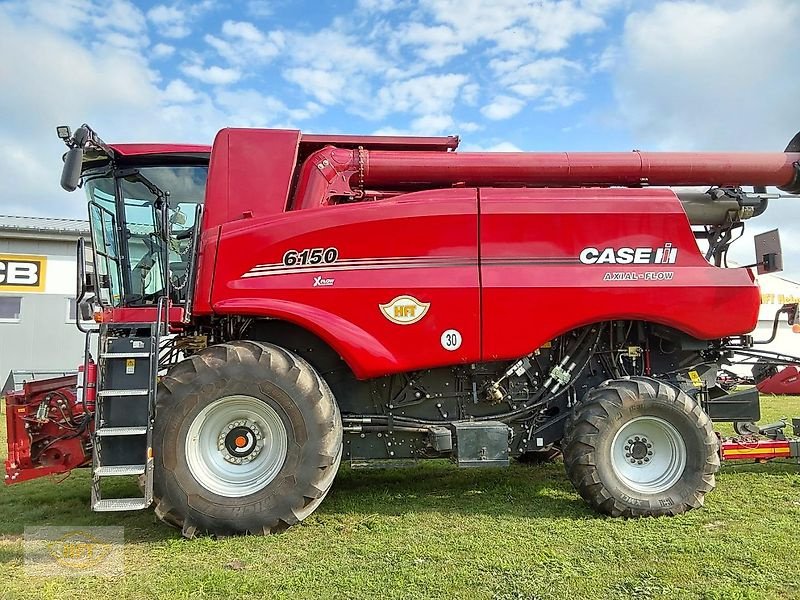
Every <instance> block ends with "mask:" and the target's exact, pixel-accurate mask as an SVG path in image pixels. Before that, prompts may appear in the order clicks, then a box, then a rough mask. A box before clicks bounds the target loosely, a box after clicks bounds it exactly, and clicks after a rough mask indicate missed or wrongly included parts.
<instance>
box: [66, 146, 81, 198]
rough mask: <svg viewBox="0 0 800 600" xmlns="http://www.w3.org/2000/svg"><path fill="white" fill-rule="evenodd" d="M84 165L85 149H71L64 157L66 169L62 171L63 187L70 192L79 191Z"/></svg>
mask: <svg viewBox="0 0 800 600" xmlns="http://www.w3.org/2000/svg"><path fill="white" fill-rule="evenodd" d="M82 165H83V148H70V149H69V150H68V151H67V153H66V154H65V155H64V169H63V170H62V171H61V187H62V188H64V189H65V190H66V191H68V192H74V191H75V190H76V189H78V183H80V180H81V166H82Z"/></svg>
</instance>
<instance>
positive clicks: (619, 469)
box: [611, 416, 687, 494]
mask: <svg viewBox="0 0 800 600" xmlns="http://www.w3.org/2000/svg"><path fill="white" fill-rule="evenodd" d="M686 455H687V453H686V442H685V441H684V439H683V437H682V436H681V434H680V432H678V430H677V429H676V428H675V426H674V425H672V423H670V422H669V421H666V420H664V419H662V418H660V417H654V416H643V417H637V418H635V419H633V420H631V421H629V422H627V423H626V424H625V425H623V426H622V428H621V429H620V430H619V431H618V432H617V434H616V435H615V436H614V440H613V442H612V443H611V465H612V468H613V470H614V474H615V475H616V476H617V477H618V478H619V479H620V481H622V482H623V483H624V484H625V485H626V486H627V487H629V488H630V489H632V490H634V491H636V492H639V493H642V494H658V493H661V492H664V491H666V490H668V489H669V488H671V487H672V486H673V485H675V484H676V483H677V482H678V480H680V478H681V476H682V475H683V471H684V469H685V468H686Z"/></svg>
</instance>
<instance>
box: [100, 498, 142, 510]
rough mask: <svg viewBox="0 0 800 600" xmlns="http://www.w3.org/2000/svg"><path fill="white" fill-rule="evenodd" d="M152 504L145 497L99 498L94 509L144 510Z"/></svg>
mask: <svg viewBox="0 0 800 600" xmlns="http://www.w3.org/2000/svg"><path fill="white" fill-rule="evenodd" d="M148 506H150V503H149V502H148V501H147V500H145V499H144V498H106V499H105V500H98V501H97V502H95V503H94V505H93V506H92V510H96V511H98V512H107V511H113V510H142V509H143V508H147V507H148Z"/></svg>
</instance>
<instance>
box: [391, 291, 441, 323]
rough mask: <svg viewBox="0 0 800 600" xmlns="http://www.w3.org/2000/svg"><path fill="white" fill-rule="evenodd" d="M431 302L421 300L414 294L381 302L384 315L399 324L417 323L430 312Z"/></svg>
mask: <svg viewBox="0 0 800 600" xmlns="http://www.w3.org/2000/svg"><path fill="white" fill-rule="evenodd" d="M430 305H431V303H430V302H420V301H419V300H417V299H416V298H414V296H398V297H397V298H395V299H394V300H392V301H391V302H389V303H388V304H379V305H378V306H380V309H381V312H382V313H383V316H384V317H386V318H387V319H389V320H390V321H391V322H392V323H397V324H398V325H411V323H416V322H417V321H419V320H420V319H421V318H422V317H424V316H425V313H427V312H428V308H429V307H430Z"/></svg>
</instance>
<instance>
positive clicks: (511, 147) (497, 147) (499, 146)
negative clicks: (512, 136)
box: [458, 141, 523, 152]
mask: <svg viewBox="0 0 800 600" xmlns="http://www.w3.org/2000/svg"><path fill="white" fill-rule="evenodd" d="M458 149H459V150H460V151H461V152H523V150H522V149H520V148H519V147H518V146H517V145H516V144H512V143H511V142H508V141H502V142H497V143H494V144H491V143H490V144H489V145H480V144H470V143H466V144H461V146H459V148H458Z"/></svg>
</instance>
